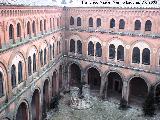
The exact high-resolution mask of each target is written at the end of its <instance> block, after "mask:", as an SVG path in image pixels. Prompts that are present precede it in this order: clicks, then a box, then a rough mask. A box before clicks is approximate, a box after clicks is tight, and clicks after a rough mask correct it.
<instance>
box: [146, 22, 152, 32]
mask: <svg viewBox="0 0 160 120" xmlns="http://www.w3.org/2000/svg"><path fill="white" fill-rule="evenodd" d="M151 28H152V22H151V21H150V20H147V21H146V23H145V31H151Z"/></svg>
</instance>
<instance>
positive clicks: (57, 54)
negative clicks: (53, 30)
mask: <svg viewBox="0 0 160 120" xmlns="http://www.w3.org/2000/svg"><path fill="white" fill-rule="evenodd" d="M58 48H59V42H58V41H57V55H58V53H59V51H58V50H59V49H58Z"/></svg>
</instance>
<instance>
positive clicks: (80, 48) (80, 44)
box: [77, 40, 82, 54]
mask: <svg viewBox="0 0 160 120" xmlns="http://www.w3.org/2000/svg"><path fill="white" fill-rule="evenodd" d="M77 53H78V54H82V43H81V41H80V40H78V41H77Z"/></svg>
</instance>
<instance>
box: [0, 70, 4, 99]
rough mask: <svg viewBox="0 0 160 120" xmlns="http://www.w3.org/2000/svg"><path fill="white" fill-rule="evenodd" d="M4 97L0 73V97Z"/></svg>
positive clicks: (0, 74) (0, 73)
mask: <svg viewBox="0 0 160 120" xmlns="http://www.w3.org/2000/svg"><path fill="white" fill-rule="evenodd" d="M3 95H4V90H3V74H2V72H0V97H2V96H3Z"/></svg>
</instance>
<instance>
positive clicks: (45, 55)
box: [44, 48, 47, 65]
mask: <svg viewBox="0 0 160 120" xmlns="http://www.w3.org/2000/svg"><path fill="white" fill-rule="evenodd" d="M46 53H47V51H46V48H44V65H45V64H46V63H47V61H46V57H47V54H46Z"/></svg>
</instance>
